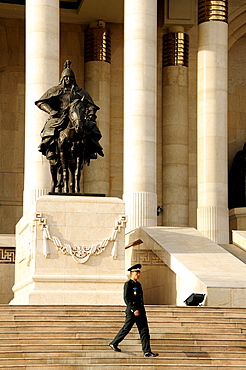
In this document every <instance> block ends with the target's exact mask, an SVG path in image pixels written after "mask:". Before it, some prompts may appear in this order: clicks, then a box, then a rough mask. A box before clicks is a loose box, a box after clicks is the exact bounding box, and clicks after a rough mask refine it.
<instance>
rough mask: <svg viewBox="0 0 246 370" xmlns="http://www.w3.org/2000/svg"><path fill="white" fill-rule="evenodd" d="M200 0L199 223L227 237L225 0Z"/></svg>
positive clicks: (211, 234)
mask: <svg viewBox="0 0 246 370" xmlns="http://www.w3.org/2000/svg"><path fill="white" fill-rule="evenodd" d="M216 3H217V2H216V1H210V2H204V1H201V0H200V1H199V20H198V23H199V45H198V76H197V80H198V97H197V99H198V104H197V115H198V116H197V119H198V141H197V145H198V154H197V155H198V212H197V228H198V230H199V231H201V232H202V233H203V234H204V235H206V236H207V237H208V238H210V239H212V240H213V241H214V242H216V243H223V244H226V243H228V242H229V214H228V206H227V199H228V195H227V193H228V184H227V183H228V175H227V171H228V170H227V167H228V159H227V145H228V143H227V78H228V77H227V69H228V68H227V53H228V46H227V43H228V24H227V12H228V9H227V0H223V1H220V2H219V3H220V5H218V4H216Z"/></svg>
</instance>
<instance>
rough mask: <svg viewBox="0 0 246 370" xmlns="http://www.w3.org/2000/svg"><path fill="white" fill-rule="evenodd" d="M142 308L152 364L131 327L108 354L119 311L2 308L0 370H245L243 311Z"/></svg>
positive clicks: (104, 308) (118, 323) (110, 308)
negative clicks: (144, 311) (146, 322)
mask: <svg viewBox="0 0 246 370" xmlns="http://www.w3.org/2000/svg"><path fill="white" fill-rule="evenodd" d="M4 308H5V310H4ZM146 308H147V316H148V321H149V326H150V333H151V347H152V350H153V351H154V352H159V353H160V356H159V357H157V358H154V359H153V358H148V359H146V358H144V357H143V354H142V351H141V343H140V339H139V334H138V331H137V328H136V327H134V328H133V329H132V331H131V332H130V333H129V335H128V336H127V337H126V338H125V340H124V341H123V342H122V343H121V344H120V348H121V349H122V352H121V353H116V352H114V351H112V350H111V349H110V348H109V346H108V343H109V342H110V341H111V339H112V338H113V337H114V336H115V334H116V333H117V332H118V330H119V329H120V327H121V326H122V324H123V322H124V309H125V307H124V306H87V307H86V306H4V305H0V369H3V368H4V369H8V368H10V369H19V368H20V369H21V368H24V369H35V370H37V369H45V370H49V369H52V368H53V369H54V368H55V369H59V370H62V369H64V370H72V369H79V370H83V369H85V370H87V369H92V370H93V369H100V370H101V368H102V367H103V366H107V367H109V368H110V369H114V370H117V369H124V368H125V369H126V367H127V369H128V370H129V369H134V370H138V369H164V368H168V369H176V370H178V369H179V370H182V369H189V370H190V369H193V370H199V369H202V370H205V369H211V370H213V369H216V370H222V369H223V370H226V369H228V370H229V369H230V370H232V369H235V370H238V369H242V370H246V308H238V309H237V308H236V309H228V308H222V309H220V308H214V307H198V308H197V307H173V306H147V307H146Z"/></svg>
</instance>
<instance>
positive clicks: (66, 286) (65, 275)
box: [10, 195, 126, 305]
mask: <svg viewBox="0 0 246 370" xmlns="http://www.w3.org/2000/svg"><path fill="white" fill-rule="evenodd" d="M124 212H125V207H124V203H123V201H122V200H120V199H118V198H105V197H73V196H64V197H63V196H59V197H57V196H52V195H47V196H42V197H40V198H39V199H38V200H37V201H36V203H35V205H34V206H33V207H32V208H31V209H30V210H29V211H28V212H26V214H25V215H24V216H23V217H22V219H21V220H20V221H19V223H18V224H17V226H16V265H15V285H14V287H13V291H14V299H13V300H12V301H11V302H10V304H33V305H35V304H50V305H52V304H54V305H57V304H80V305H81V304H85V305H88V304H93V305H94V304H98V305H101V304H123V299H122V288H123V283H124V282H125V281H126V273H125V238H124V235H125V232H124V228H125V225H126V217H125V214H124Z"/></svg>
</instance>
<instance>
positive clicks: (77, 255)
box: [35, 213, 127, 263]
mask: <svg viewBox="0 0 246 370" xmlns="http://www.w3.org/2000/svg"><path fill="white" fill-rule="evenodd" d="M35 221H38V223H39V225H41V227H42V231H43V253H44V256H45V257H46V258H49V257H50V251H49V246H48V240H50V241H52V242H53V243H54V245H55V246H56V249H57V250H58V251H59V252H61V253H62V254H65V255H70V256H72V258H73V259H74V260H75V261H76V262H78V263H85V262H86V261H88V259H89V258H90V256H91V255H98V254H101V253H102V252H103V251H104V250H105V248H106V247H107V245H108V244H109V243H110V242H114V244H113V248H112V252H111V255H112V257H113V259H116V258H117V243H118V241H117V235H118V233H119V232H120V231H121V229H122V228H125V226H126V222H127V217H126V216H125V215H123V216H121V218H120V220H118V221H117V222H116V225H115V227H114V230H113V232H112V235H111V236H110V237H108V238H104V239H103V240H102V241H101V242H100V243H98V244H93V245H89V246H87V245H76V244H73V245H71V244H68V243H64V244H62V242H61V241H60V239H59V238H57V237H56V236H51V235H50V232H49V228H48V225H47V223H46V219H45V218H43V217H42V215H41V214H40V213H39V214H36V217H35Z"/></svg>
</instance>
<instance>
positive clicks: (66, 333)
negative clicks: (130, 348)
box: [0, 325, 246, 340]
mask: <svg viewBox="0 0 246 370" xmlns="http://www.w3.org/2000/svg"><path fill="white" fill-rule="evenodd" d="M14 328H15V329H17V327H14ZM62 328H63V327H61V326H59V327H56V330H51V329H50V327H46V330H45V327H43V326H42V327H41V328H38V327H36V330H35V331H34V330H28V329H29V328H27V327H26V328H22V330H18V337H19V338H25V337H26V336H27V337H29V338H35V337H40V336H41V335H42V337H43V338H44V337H46V338H49V337H52V338H54V337H57V338H59V337H66V338H72V337H78V335H81V334H83V333H87V332H88V331H89V332H91V327H90V326H81V327H79V330H76V328H75V330H71V329H73V328H70V329H69V330H62ZM12 329H13V328H12ZM25 329H26V330H25ZM32 329H33V328H32ZM53 329H54V328H53ZM118 330H119V325H115V326H111V327H108V326H105V325H104V326H101V327H100V331H101V332H107V333H108V332H111V333H112V334H115V333H116V332H117V331H118ZM150 330H151V334H154V333H162V334H165V333H177V334H178V335H183V333H188V334H190V333H199V334H212V335H213V334H217V335H218V334H228V327H218V328H217V327H206V326H202V327H192V328H191V327H188V326H179V327H176V326H170V327H158V326H157V327H154V326H153V325H150ZM132 333H138V331H137V328H135V327H133V329H132V330H131V332H130V333H129V335H131V334H132ZM230 334H244V335H245V334H246V329H241V328H240V327H230ZM2 338H16V330H14V331H12V330H11V328H10V330H8V327H5V330H3V331H0V340H1V339H2Z"/></svg>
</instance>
